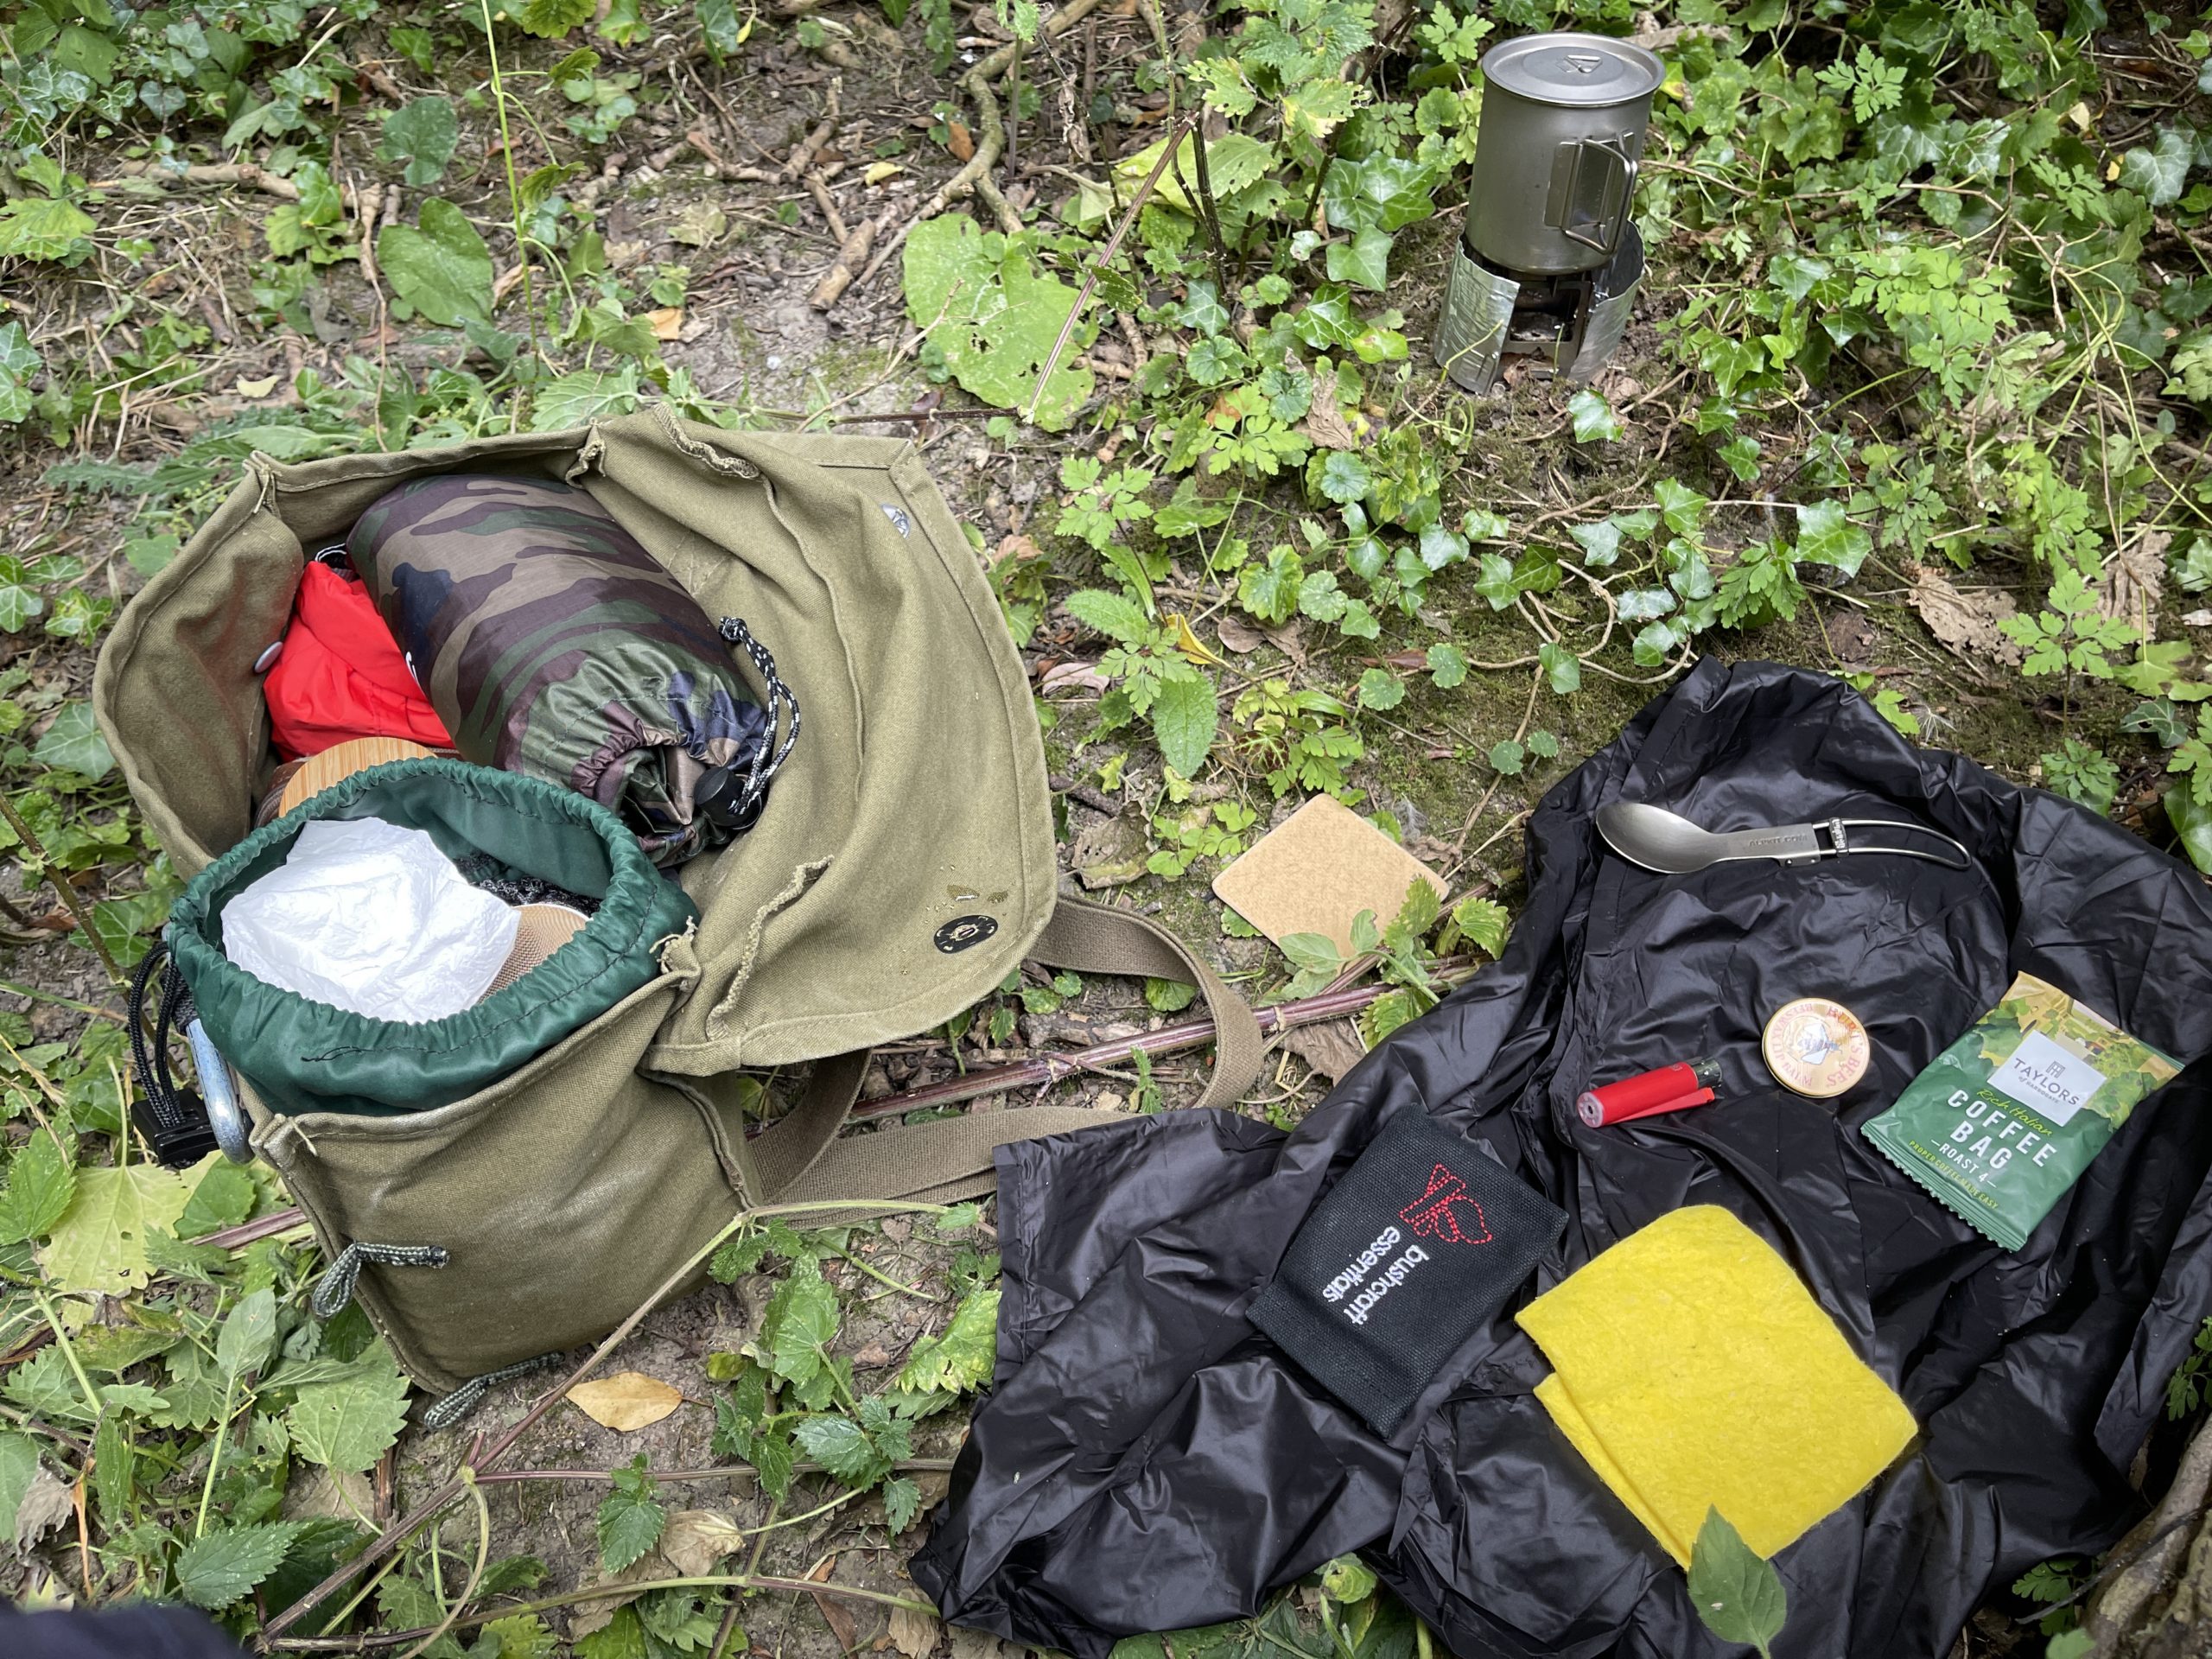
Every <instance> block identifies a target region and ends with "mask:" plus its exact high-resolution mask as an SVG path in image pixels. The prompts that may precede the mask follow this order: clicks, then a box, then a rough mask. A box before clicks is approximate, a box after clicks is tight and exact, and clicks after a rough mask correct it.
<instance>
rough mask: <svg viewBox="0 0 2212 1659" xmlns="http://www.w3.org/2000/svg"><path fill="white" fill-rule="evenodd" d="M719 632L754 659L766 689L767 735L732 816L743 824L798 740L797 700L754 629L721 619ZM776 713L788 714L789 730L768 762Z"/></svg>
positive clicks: (729, 618) (732, 619)
mask: <svg viewBox="0 0 2212 1659" xmlns="http://www.w3.org/2000/svg"><path fill="white" fill-rule="evenodd" d="M721 636H722V638H723V639H727V640H728V641H729V642H730V644H732V645H735V646H736V647H737V648H738V649H739V650H741V651H742V652H744V653H745V654H746V655H747V657H749V658H752V659H753V667H755V668H756V669H758V670H760V678H761V681H762V683H765V684H766V686H767V688H768V732H767V735H766V736H765V737H763V738H762V739H761V740H760V744H759V745H758V746H757V747H755V748H754V749H753V769H752V770H751V771H750V772H747V774H746V777H745V790H744V792H743V793H742V794H741V795H740V796H739V797H738V800H737V806H736V809H735V810H734V814H733V816H734V817H736V818H737V819H738V820H739V821H741V822H742V821H744V819H745V817H746V816H747V814H749V813H750V812H752V811H753V809H754V808H755V807H756V806H758V805H759V804H760V801H761V800H762V798H764V797H766V794H767V793H768V785H770V784H771V783H772V782H773V781H774V780H775V777H776V772H777V771H778V769H779V768H780V767H781V766H783V764H784V758H785V756H786V755H788V754H790V753H791V745H792V744H794V743H796V742H798V698H797V697H795V696H792V695H791V687H789V686H788V685H785V683H784V682H783V680H782V678H781V677H779V675H778V674H777V672H776V659H775V658H773V657H771V656H770V655H769V654H768V648H767V647H766V645H762V644H761V643H760V641H759V640H758V639H754V638H753V630H752V629H750V628H748V627H747V626H745V622H744V620H743V619H742V618H741V617H734V616H726V617H724V618H723V619H722V620H721ZM779 711H787V712H788V713H789V714H790V715H791V730H790V731H789V732H788V733H786V734H785V737H784V745H783V747H781V748H779V749H778V750H777V751H776V753H775V758H774V759H773V760H771V759H769V756H768V748H769V746H770V745H771V744H772V743H773V742H774V741H776V726H777V723H778V719H779Z"/></svg>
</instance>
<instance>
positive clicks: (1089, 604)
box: [1063, 588, 1151, 645]
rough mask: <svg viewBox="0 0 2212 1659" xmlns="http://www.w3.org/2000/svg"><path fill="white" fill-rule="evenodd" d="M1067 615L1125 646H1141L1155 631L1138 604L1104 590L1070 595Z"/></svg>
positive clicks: (1094, 589) (1093, 589) (1085, 589)
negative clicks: (1147, 636)
mask: <svg viewBox="0 0 2212 1659" xmlns="http://www.w3.org/2000/svg"><path fill="white" fill-rule="evenodd" d="M1063 603H1064V604H1065V606H1066V608H1067V613H1068V614H1069V615H1070V616H1071V617H1073V618H1075V620H1077V621H1078V622H1080V623H1082V624H1083V626H1084V627H1086V628H1089V629H1090V631H1091V632H1093V633H1103V634H1104V635H1105V636H1106V637H1107V638H1108V639H1116V640H1119V641H1120V642H1121V643H1122V645H1141V644H1142V643H1143V642H1144V639H1145V636H1146V635H1147V634H1148V633H1149V632H1151V628H1150V627H1149V626H1148V625H1147V623H1146V621H1145V616H1144V613H1143V612H1142V611H1141V610H1139V609H1138V608H1137V605H1136V601H1135V600H1132V599H1129V598H1128V597H1127V596H1125V595H1123V594H1109V593H1108V592H1106V591H1105V590H1104V589H1103V588H1083V589H1081V590H1079V591H1078V592H1076V593H1072V594H1069V595H1068V596H1067V598H1066V600H1065V601H1063Z"/></svg>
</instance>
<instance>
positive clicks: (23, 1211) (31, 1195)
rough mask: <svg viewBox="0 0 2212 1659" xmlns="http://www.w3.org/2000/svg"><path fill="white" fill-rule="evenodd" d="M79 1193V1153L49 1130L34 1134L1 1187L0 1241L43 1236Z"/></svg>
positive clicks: (10, 1166) (21, 1241) (24, 1239)
mask: <svg viewBox="0 0 2212 1659" xmlns="http://www.w3.org/2000/svg"><path fill="white" fill-rule="evenodd" d="M76 1193H77V1160H76V1154H74V1152H73V1151H72V1150H71V1149H69V1148H68V1147H64V1146H63V1145H62V1144H61V1142H60V1141H57V1140H56V1139H55V1138H54V1135H52V1134H51V1133H50V1132H48V1131H46V1130H43V1129H42V1130H41V1131H40V1132H39V1133H37V1134H35V1135H32V1136H31V1138H30V1140H29V1142H28V1143H27V1144H26V1145H25V1146H24V1147H23V1149H22V1151H21V1152H19V1153H17V1154H16V1157H15V1160H14V1161H13V1162H12V1163H10V1165H9V1166H8V1184H7V1185H6V1186H5V1187H4V1188H0V1244H20V1243H23V1242H24V1241H26V1240H28V1239H34V1238H43V1237H45V1236H46V1235H47V1234H48V1232H50V1231H51V1230H53V1227H54V1223H55V1222H57V1221H59V1220H60V1219H61V1217H62V1214H63V1212H64V1211H67V1209H68V1208H69V1201H70V1200H71V1199H72V1198H74V1197H75V1196H76Z"/></svg>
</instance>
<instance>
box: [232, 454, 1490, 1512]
mask: <svg viewBox="0 0 2212 1659" xmlns="http://www.w3.org/2000/svg"><path fill="white" fill-rule="evenodd" d="M865 418H867V419H869V420H888V419H893V418H895V417H894V416H866V417H865ZM1455 971H1459V970H1458V969H1452V968H1450V967H1446V968H1445V969H1441V970H1440V972H1439V974H1438V977H1439V978H1440V979H1449V978H1450V976H1451V975H1452V973H1453V972H1455ZM1388 990H1389V986H1387V985H1362V986H1357V987H1355V988H1351V989H1349V990H1339V991H1325V992H1323V993H1322V994H1321V995H1319V996H1308V997H1301V998H1300V1000H1299V1001H1295V1002H1277V1003H1275V1004H1274V1006H1272V1007H1264V1008H1255V1009H1254V1010H1253V1011H1252V1012H1253V1014H1254V1016H1255V1018H1256V1019H1257V1020H1259V1022H1260V1031H1261V1034H1262V1035H1263V1036H1268V1037H1273V1036H1275V1035H1277V1034H1278V1033H1282V1032H1286V1031H1294V1030H1296V1029H1297V1028H1298V1027H1300V1026H1313V1025H1319V1024H1320V1023H1321V1022H1322V1021H1324V1020H1341V1019H1344V1018H1346V1017H1347V1016H1349V1015H1351V1014H1358V1013H1361V1012H1362V1011H1363V1010H1364V1009H1365V1008H1366V1007H1367V1006H1368V1005H1369V1004H1370V1003H1371V1002H1373V1001H1375V1000H1376V998H1378V997H1380V996H1382V995H1383V994H1384V993H1385V992H1387V991H1388ZM1212 1040H1213V1021H1212V1020H1211V1019H1200V1020H1185V1021H1184V1022H1183V1023H1182V1024H1181V1025H1179V1026H1163V1027H1160V1029H1159V1030H1158V1031H1147V1032H1145V1033H1142V1034H1141V1035H1139V1036H1135V1037H1120V1038H1116V1039H1114V1040H1113V1041H1112V1042H1109V1043H1096V1044H1094V1045H1092V1046H1090V1047H1089V1048H1083V1049H1077V1051H1076V1052H1074V1053H1072V1054H1044V1055H1039V1057H1038V1058H1035V1059H1033V1060H1021V1061H1018V1062H1016V1063H1015V1064H1014V1065H995V1066H992V1067H990V1068H989V1069H988V1070H987V1071H970V1072H969V1074H968V1075H967V1076H966V1077H955V1078H953V1079H952V1080H951V1081H950V1082H947V1083H939V1084H931V1085H929V1086H928V1087H926V1088H923V1089H909V1090H905V1091H904V1092H902V1093H899V1094H895V1095H886V1096H884V1097H883V1098H882V1099H880V1100H864V1101H861V1102H860V1103H857V1104H856V1105H855V1106H854V1108H853V1110H852V1116H854V1117H855V1118H861V1119H865V1118H871V1117H888V1116H893V1114H896V1113H899V1112H918V1111H920V1110H922V1109H924V1108H925V1107H930V1106H952V1105H957V1104H958V1103H961V1102H962V1101H968V1100H980V1099H982V1097H983V1096H986V1095H995V1094H1001V1093H1008V1092H1011V1091H1013V1090H1017V1089H1031V1088H1034V1087H1036V1086H1037V1085H1038V1084H1046V1083H1056V1082H1058V1080H1059V1079H1060V1078H1062V1077H1070V1076H1072V1075H1073V1074H1075V1073H1076V1072H1078V1071H1089V1070H1091V1069H1092V1068H1094V1067H1096V1066H1101V1065H1114V1064H1116V1062H1118V1061H1122V1060H1126V1059H1128V1058H1129V1057H1130V1056H1131V1055H1132V1054H1134V1053H1135V1052H1136V1051H1137V1050H1138V1049H1142V1050H1144V1052H1145V1053H1146V1054H1147V1056H1148V1057H1150V1058H1154V1059H1157V1058H1159V1057H1160V1056H1161V1055H1163V1054H1179V1053H1181V1052H1184V1051H1185V1050H1187V1049H1193V1048H1204V1047H1205V1046H1206V1045H1207V1044H1208V1043H1210V1042H1211V1041H1212ZM766 1127H767V1126H766V1125H765V1124H759V1123H755V1124H751V1125H748V1126H747V1129H746V1133H747V1135H748V1136H750V1135H759V1134H760V1133H761V1132H762V1131H763V1130H764V1129H765V1128H766ZM306 1219H307V1217H306V1215H305V1214H303V1213H302V1211H298V1210H279V1211H276V1212H275V1213H274V1214H272V1215H266V1216H264V1217H261V1218H260V1219H259V1220H258V1221H249V1222H244V1223H241V1224H239V1225H238V1226H236V1227H226V1228H225V1229H224V1230H222V1231H220V1232H218V1233H209V1234H207V1236H205V1237H203V1238H200V1239H198V1240H196V1241H194V1242H195V1243H201V1244H212V1245H213V1246H215V1247H216V1248H217V1249H238V1247H239V1246H241V1245H245V1244H251V1243H253V1242H254V1241H255V1240H257V1239H263V1238H268V1237H270V1236H273V1235H275V1234H277V1233H282V1232H286V1231H289V1230H291V1229H292V1228H294V1227H296V1226H298V1225H299V1224H301V1223H302V1222H303V1221H305V1220H306ZM478 1478H479V1479H483V1478H487V1477H485V1476H481V1475H480V1476H479V1477H478Z"/></svg>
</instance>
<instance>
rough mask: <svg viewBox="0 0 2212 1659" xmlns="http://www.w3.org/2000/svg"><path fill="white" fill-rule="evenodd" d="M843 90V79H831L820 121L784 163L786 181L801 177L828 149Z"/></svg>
mask: <svg viewBox="0 0 2212 1659" xmlns="http://www.w3.org/2000/svg"><path fill="white" fill-rule="evenodd" d="M844 88H845V81H844V77H842V75H840V76H836V77H834V78H832V79H831V80H830V82H829V96H828V97H827V98H825V99H823V103H822V119H821V120H820V121H819V122H818V123H817V124H816V125H815V129H814V130H813V131H812V132H810V133H809V134H807V136H806V142H805V143H803V144H801V145H800V146H799V147H798V149H795V150H793V151H792V152H791V159H790V160H789V161H787V162H785V163H784V176H785V178H786V179H797V178H799V177H801V176H802V175H804V174H805V173H806V172H807V170H808V169H809V168H811V167H813V165H814V164H815V162H818V161H820V160H821V159H822V152H823V150H824V149H828V148H829V141H830V139H832V138H833V137H836V133H837V98H838V95H839V94H840V93H841V92H843V91H844Z"/></svg>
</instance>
